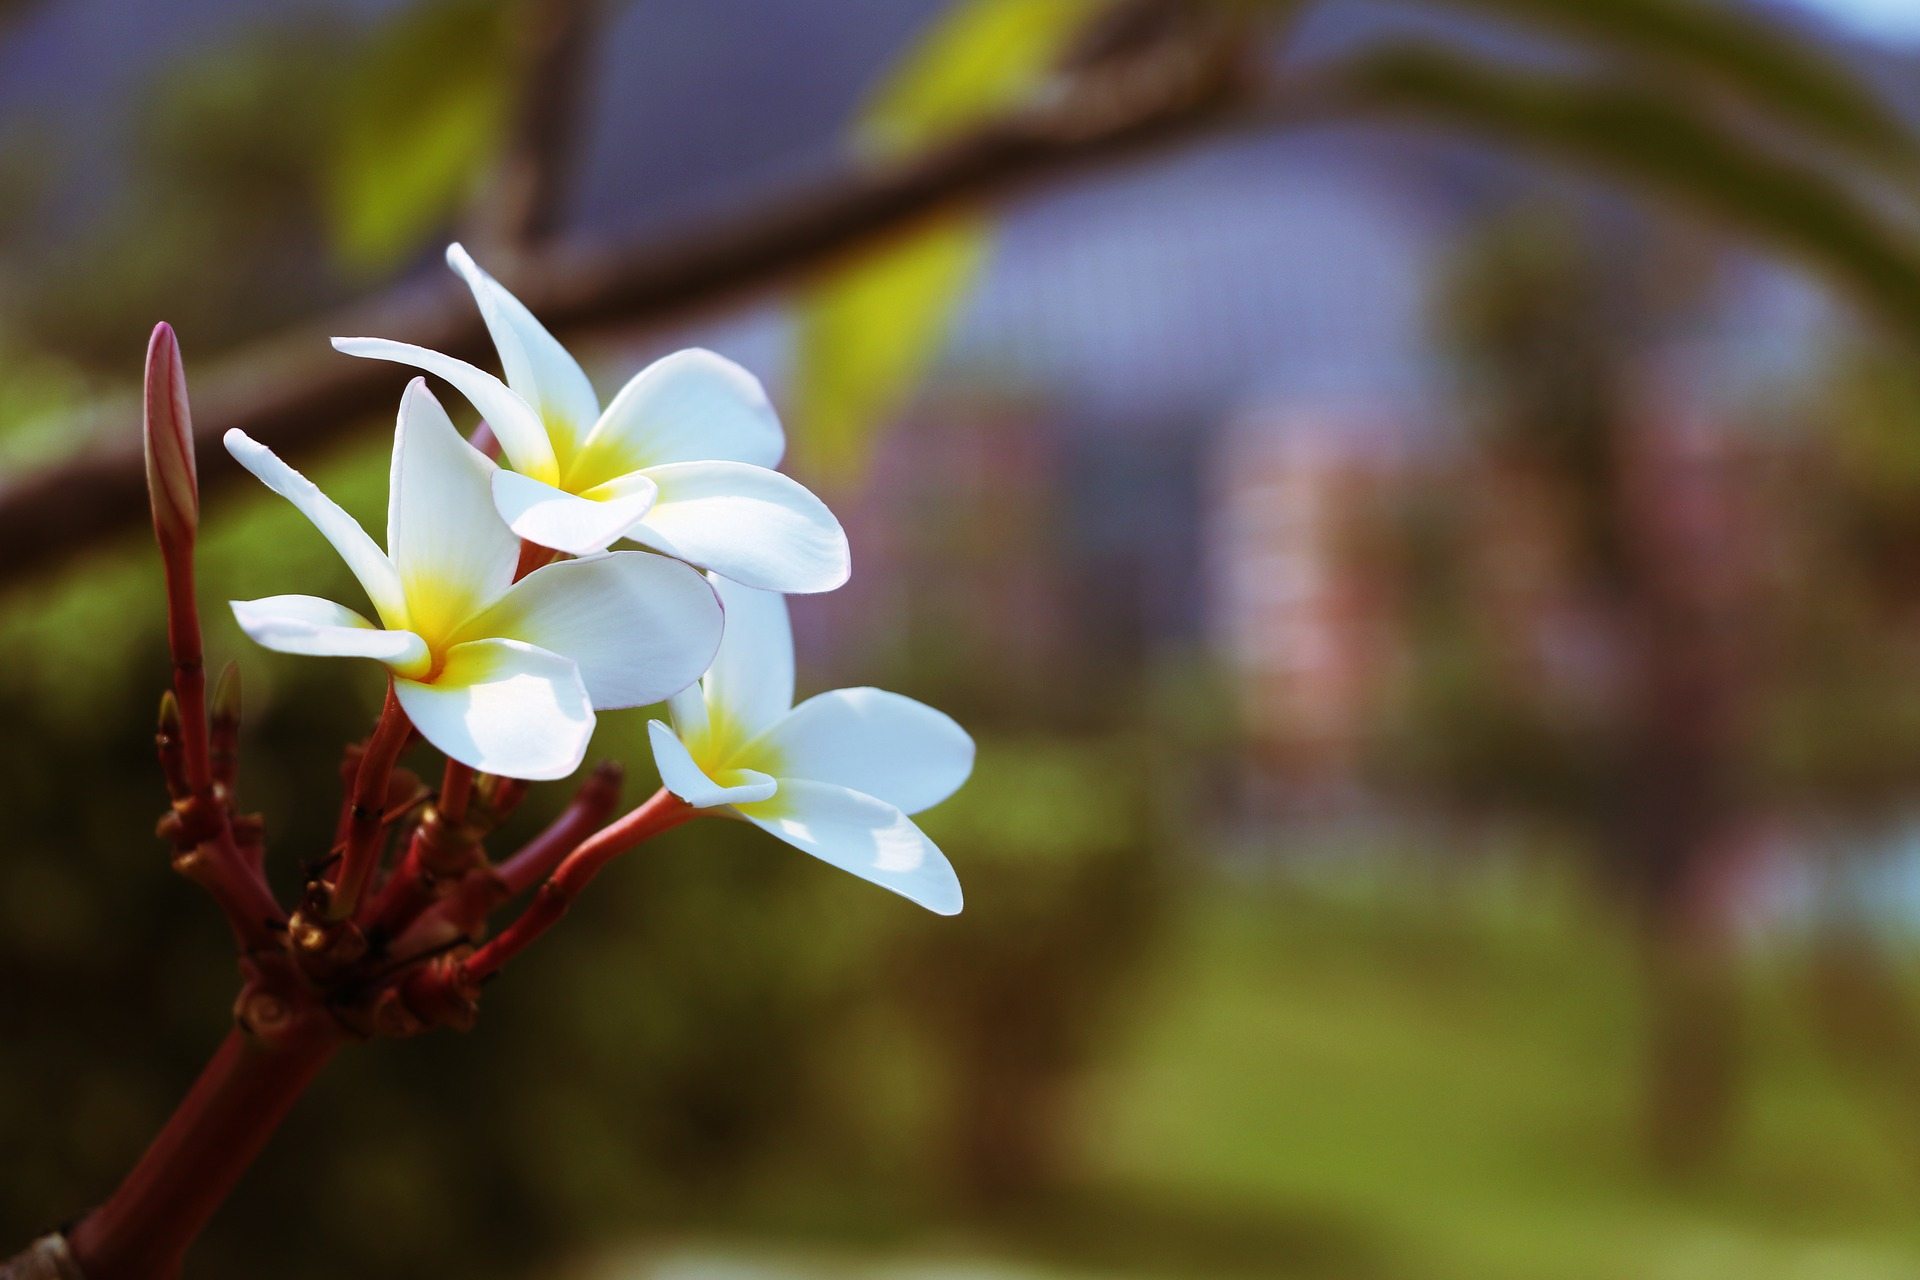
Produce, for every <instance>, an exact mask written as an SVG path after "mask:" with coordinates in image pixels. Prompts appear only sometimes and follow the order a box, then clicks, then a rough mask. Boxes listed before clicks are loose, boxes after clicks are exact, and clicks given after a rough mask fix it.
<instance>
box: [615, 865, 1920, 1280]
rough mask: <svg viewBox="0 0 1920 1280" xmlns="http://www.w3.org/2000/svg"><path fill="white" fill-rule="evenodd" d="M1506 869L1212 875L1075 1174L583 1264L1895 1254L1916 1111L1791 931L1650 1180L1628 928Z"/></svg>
mask: <svg viewBox="0 0 1920 1280" xmlns="http://www.w3.org/2000/svg"><path fill="white" fill-rule="evenodd" d="M1525 879H1526V883H1524V884H1516V883H1515V882H1514V880H1513V879H1512V877H1511V874H1509V875H1508V876H1506V877H1497V876H1489V877H1486V878H1482V879H1477V880H1474V881H1472V882H1468V883H1462V882H1459V881H1448V882H1434V883H1427V884H1409V883H1408V882H1407V881H1405V880H1398V881H1389V882H1376V883H1375V884H1373V885H1372V886H1370V887H1355V886H1353V885H1347V886H1344V887H1340V886H1330V885H1326V884H1322V885H1319V886H1316V887H1302V886H1298V885H1296V886H1292V887H1273V886H1260V887H1249V886H1240V887H1235V888H1231V889H1226V890H1217V891H1213V892H1211V893H1209V894H1208V895H1207V896H1206V897H1205V898H1204V899H1203V900H1201V901H1199V902H1198V903H1196V905H1195V906H1194V907H1193V909H1192V910H1190V911H1189V912H1187V913H1186V915H1185V916H1184V917H1183V919H1182V921H1181V924H1180V926H1179V928H1178V929H1177V930H1176V932H1175V934H1174V936H1172V937H1170V938H1169V939H1168V940H1167V942H1166V944H1165V946H1164V947H1163V950H1162V954H1161V955H1160V957H1159V960H1158V962H1157V963H1156V964H1155V965H1154V966H1153V974H1154V976H1153V979H1152V984H1151V986H1150V988H1149V989H1147V990H1144V991H1142V992H1141V993H1140V997H1139V1001H1140V1002H1139V1006H1138V1008H1137V1010H1136V1016H1135V1018H1134V1019H1133V1024H1132V1025H1133V1031H1132V1033H1131V1035H1130V1037H1129V1038H1128V1040H1127V1042H1126V1043H1124V1044H1121V1045H1118V1046H1115V1048H1114V1050H1113V1051H1112V1052H1111V1053H1110V1055H1109V1056H1108V1058H1107V1060H1106V1061H1105V1063H1104V1065H1103V1066H1102V1068H1101V1069H1100V1070H1099V1071H1098V1072H1097V1073H1096V1075H1095V1077H1094V1079H1093V1080H1092V1082H1091V1089H1090V1090H1089V1093H1088V1095H1087V1097H1086V1099H1085V1103H1086V1107H1085V1113H1084V1116H1083V1131H1084V1138H1085V1154H1086V1157H1087V1171H1088V1177H1087V1181H1086V1182H1085V1184H1084V1185H1083V1186H1082V1187H1081V1189H1080V1190H1079V1191H1078V1192H1076V1193H1075V1195H1074V1196H1073V1197H1072V1198H1071V1199H1070V1200H1064V1201H1062V1202H1060V1203H1054V1204H1049V1205H1045V1206H1034V1207H1033V1211H1032V1213H1031V1214H1022V1215H1020V1218H1019V1221H1018V1222H1017V1223H1015V1224H1012V1225H1007V1226H1004V1229H999V1230H991V1229H990V1230H982V1229H980V1228H978V1227H964V1228H954V1227H952V1226H950V1225H949V1226H941V1227H930V1228H928V1229H927V1230H926V1231H925V1232H924V1233H915V1234H913V1240H914V1243H915V1244H916V1246H923V1247H912V1248H905V1249H900V1250H896V1251H893V1252H891V1253H888V1254H886V1256H884V1257H880V1256H876V1254H875V1252H874V1251H873V1250H872V1249H871V1248H867V1249H862V1250H860V1251H857V1252H854V1253H835V1252H833V1251H832V1250H831V1249H829V1250H828V1251H827V1252H825V1253H815V1252H808V1251H803V1252H801V1253H799V1254H786V1253H781V1252H779V1251H778V1250H776V1251H775V1252H773V1253H766V1252H762V1251H758V1250H749V1251H748V1252H746V1253H743V1254H732V1253H725V1252H722V1253H717V1254H716V1253H710V1252H705V1251H702V1250H701V1249H699V1248H694V1249H691V1250H687V1249H676V1250H669V1251H667V1252H665V1253H659V1254H650V1255H648V1257H649V1259H650V1260H649V1261H646V1262H643V1263H632V1262H629V1263H628V1264H626V1265H624V1266H622V1267H620V1268H618V1269H616V1270H615V1271H610V1272H606V1273H604V1274H605V1275H607V1276H613V1275H620V1276H627V1277H646V1278H647V1280H668V1278H672V1280H692V1278H694V1277H699V1278H701V1280H720V1278H721V1277H755V1278H756V1280H776V1278H777V1280H811V1278H812V1277H815V1276H826V1275H834V1276H847V1277H861V1278H864V1280H933V1278H934V1277H939V1278H940V1280H958V1278H959V1277H977V1278H979V1280H988V1278H989V1277H994V1278H998V1280H1042V1278H1045V1280H1083V1278H1084V1280H1091V1278H1093V1277H1128V1278H1138V1280H1185V1278H1187V1277H1194V1278H1200V1277H1275V1278H1277V1280H1278V1278H1293V1277H1299V1278H1302V1280H1625V1278H1632V1280H1897V1278H1898V1280H1905V1278H1907V1277H1911V1276H1914V1275H1916V1274H1920V1218H1916V1216H1915V1215H1914V1214H1913V1213H1912V1208H1911V1203H1912V1199H1913V1196H1914V1193H1915V1191H1916V1189H1920V1188H1916V1185H1915V1181H1916V1177H1915V1173H1914V1170H1915V1169H1916V1168H1920V1161H1916V1160H1915V1158H1914V1157H1915V1155H1916V1153H1915V1152H1913V1151H1911V1150H1908V1149H1906V1148H1905V1147H1904V1146H1903V1145H1902V1144H1901V1142H1900V1141H1899V1140H1898V1139H1896V1138H1895V1137H1893V1136H1891V1135H1894V1134H1897V1133H1900V1132H1903V1131H1904V1132H1912V1130H1911V1129H1903V1128H1902V1126H1903V1125H1904V1124H1906V1123H1907V1122H1909V1121H1910V1120H1911V1119H1912V1117H1911V1116H1910V1115H1907V1116H1900V1117H1890V1116H1888V1115H1886V1114H1885V1113H1884V1112H1881V1111H1877V1110H1876V1109H1875V1106H1876V1104H1875V1101H1874V1097H1873V1095H1872V1094H1871V1093H1870V1092H1866V1091H1860V1090H1858V1089H1855V1088H1854V1087H1852V1086H1850V1085H1849V1084H1848V1083H1847V1082H1846V1079H1845V1078H1844V1076H1843V1073H1842V1072H1841V1071H1840V1070H1839V1069H1838V1068H1837V1067H1836V1059H1835V1057H1834V1055H1833V1054H1831V1053H1830V1052H1829V1051H1828V1050H1827V1049H1826V1048H1825V1047H1823V1045H1822V1044H1821V1043H1820V1042H1819V1040H1818V1039H1817V1038H1816V1036H1815V1033H1814V1031H1813V1029H1812V1025H1813V1024H1812V1022H1811V1020H1810V1019H1809V1018H1808V1017H1807V1016H1806V1015H1807V1008H1806V1004H1805V1000H1804V997H1802V996H1800V995H1798V994H1796V993H1798V992H1801V991H1803V990H1804V989H1805V987H1804V984H1803V983H1802V982H1801V981H1800V979H1799V977H1798V975H1799V974H1800V973H1801V972H1802V970H1801V968H1800V966H1799V965H1798V964H1797V963H1796V962H1795V960H1794V958H1793V957H1791V956H1787V955H1782V954H1778V953H1774V954H1772V955H1770V956H1768V957H1765V958H1760V957H1750V958H1749V960H1748V962H1747V966H1748V973H1747V981H1746V983H1745V1007H1744V1013H1745V1015H1746V1053H1745V1069H1746V1072H1747V1076H1746V1089H1747V1094H1746V1105H1745V1106H1744V1108H1743V1121H1742V1125H1741V1128H1740V1130H1739V1132H1738V1133H1737V1134H1736V1135H1735V1137H1734V1138H1733V1140H1732V1141H1731V1142H1730V1144H1729V1148H1728V1150H1726V1151H1725V1153H1724V1155H1723V1157H1722V1159H1721V1160H1720V1161H1719V1162H1718V1163H1717V1164H1716V1165H1715V1167H1714V1168H1713V1169H1711V1170H1710V1171H1708V1172H1706V1173H1703V1174H1701V1175H1699V1176H1697V1177H1694V1178H1691V1179H1689V1180H1688V1181H1686V1182H1685V1183H1684V1184H1676V1183H1674V1182H1671V1181H1666V1180H1662V1179H1660V1178H1657V1177H1655V1176H1653V1175H1652V1174H1651V1173H1650V1172H1649V1166H1648V1163H1647V1161H1646V1159H1645V1157H1644V1155H1643V1154H1642V1142H1641V1134H1642V1130H1641V1121H1640V1118H1639V1103H1638V1098H1639V1086H1640V1080H1639V1075H1640V1067H1641V1060H1640V1053H1641V1046H1642V1043H1643V1039H1642V1036H1643V1030H1642V1025H1641V1012H1640V1008H1639V1000H1638V983H1637V980H1636V974H1637V967H1636V964H1635V959H1634V956H1633V954H1632V953H1631V951H1630V950H1629V948H1628V947H1627V946H1626V945H1625V941H1624V939H1623V938H1622V937H1621V935H1620V932H1619V931H1618V930H1617V929H1616V928H1614V927H1613V926H1611V925H1610V924H1609V922H1608V921H1607V920H1606V919H1605V918H1604V916H1603V915H1602V914H1601V913H1600V912H1599V911H1598V910H1596V909H1595V908H1594V907H1593V906H1592V905H1591V903H1590V900H1588V899H1587V898H1586V897H1585V896H1584V895H1582V894H1581V893H1580V892H1578V891H1577V890H1576V889H1575V888H1574V887H1573V886H1571V885H1569V884H1567V883H1566V882H1565V880H1564V878H1560V877H1557V876H1555V875H1552V874H1549V873H1546V872H1530V873H1526V876H1525ZM1914 1105H1915V1106H1917V1107H1920V1100H1916V1102H1915V1104H1914ZM928 1241H932V1242H933V1243H931V1244H928V1243H927V1242H928ZM596 1274H602V1273H596Z"/></svg>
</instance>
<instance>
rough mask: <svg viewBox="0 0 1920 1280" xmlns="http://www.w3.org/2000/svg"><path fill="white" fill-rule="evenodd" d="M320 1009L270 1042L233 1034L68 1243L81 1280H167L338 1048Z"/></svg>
mask: <svg viewBox="0 0 1920 1280" xmlns="http://www.w3.org/2000/svg"><path fill="white" fill-rule="evenodd" d="M340 1043H341V1036H340V1032H339V1030H338V1028H337V1027H336V1026H335V1024H334V1023H333V1021H332V1019H331V1018H329V1017H328V1016H327V1015H326V1013H325V1012H324V1011H323V1010H320V1009H318V1008H311V1009H306V1010H302V1011H300V1012H299V1013H297V1014H294V1015H293V1016H292V1017H291V1018H290V1020H289V1021H288V1022H287V1023H286V1024H285V1025H283V1026H281V1027H279V1028H276V1030H275V1032H274V1033H273V1034H272V1035H271V1036H261V1035H257V1034H254V1033H251V1032H249V1031H248V1030H246V1029H243V1028H241V1027H235V1028H234V1029H233V1030H232V1031H230V1032H228V1033H227V1037H226V1039H225V1040H223V1041H222V1042H221V1044H220V1048H219V1049H218V1050H217V1051H216V1052H215V1053H214V1055H213V1060H212V1061H211V1062H209V1063H208V1064H207V1066H206V1069H205V1070H204V1071H202V1072H201V1073H200V1078H199V1079H198V1080H196V1081H195V1082H194V1085H193V1088H192V1089H191V1090H190V1091H189V1092H188V1094H187V1096H186V1098H185V1099H184V1100H183V1101H182V1102H181V1104H180V1106H179V1107H178V1108H177V1109H176V1110H175V1111H174V1113H173V1116H172V1117H171V1118H170V1119H169V1120H168V1121H167V1123H166V1126H165V1127H164V1128H162V1129H161V1130H160V1134H159V1136H158V1137H156V1138H155V1139H154V1140H153V1144H152V1145H151V1146H150V1147H148V1148H147V1151H146V1154H145V1155H143V1156H142V1157H141V1158H140V1162H139V1163H138V1164H136V1165H135V1166H134V1168H133V1171H132V1172H131V1173H129V1174H128V1175H127V1177H126V1180H125V1181H123V1182H122V1183H121V1184H120V1186H119V1188H118V1189H116V1190H115V1191H114V1193H113V1194H112V1195H111V1196H110V1197H108V1199H107V1200H106V1202H105V1203H103V1204H102V1205H100V1207H99V1208H97V1209H95V1210H94V1211H93V1212H91V1213H89V1214H88V1215H87V1216H86V1217H85V1218H83V1219H82V1220H81V1221H80V1224H79V1226H77V1227H75V1228H74V1229H73V1231H72V1232H71V1234H70V1236H69V1241H70V1244H71V1248H72V1254H73V1257H74V1260H75V1261H76V1262H77V1263H78V1264H79V1267H80V1270H81V1273H82V1274H83V1275H85V1277H86V1280H167V1278H168V1277H172V1276H175V1275H177V1274H178V1273H179V1269H180V1265H181V1261H182V1259H183V1258H184V1257H185V1256H186V1252H187V1249H188V1247H189V1246H190V1245H191V1244H192V1243H193V1241H194V1239H195V1238H196V1237H197V1236H198V1235H199V1234H200V1232H201V1230H202V1228H204V1227H205V1226H206V1224H207V1222H208V1220H209V1219H211V1218H212V1217H213V1214H214V1211H215V1210H216V1209H218V1208H219V1207H220V1205H221V1203H222V1202H224V1201H225V1200H226V1198H227V1196H228V1194H229V1193H230V1192H232V1190H233V1188H234V1185H235V1184H236V1183H237V1182H238V1181H239V1180H240V1176H241V1174H243V1173H245V1172H246V1170H247V1167H248V1166H249V1165H251V1164H252V1163H253V1161H254V1159H255V1157H257V1156H258V1155H259V1154H260V1150H261V1148H263V1147H264V1146H265V1145H266V1143H267V1140H268V1138H270V1137H271V1136H272V1135H273V1132H274V1130H275V1129H276V1128H278V1127H279V1124H280V1122H281V1120H282V1119H284V1118H285V1116H286V1114H287V1112H288V1111H289V1110H290V1109H291V1108H292V1106H293V1104H294V1102H295V1101H296V1100H297V1099H298V1098H299V1097H300V1095H301V1093H302V1092H304V1091H305V1090H306V1087H307V1085H308V1084H310V1083H311V1082H312V1080H313V1078H314V1076H315V1075H317V1074H318V1073H319V1071H320V1069H321V1068H322V1067H323V1066H325V1065H326V1063H327V1060H328V1059H329V1058H330V1057H332V1055H333V1052H334V1050H335V1049H336V1048H338V1047H339V1045H340Z"/></svg>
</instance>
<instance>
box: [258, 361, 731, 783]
mask: <svg viewBox="0 0 1920 1280" xmlns="http://www.w3.org/2000/svg"><path fill="white" fill-rule="evenodd" d="M226 445H227V450H228V452H230V453H232V454H233V456H234V457H235V458H237V459H239V461H240V465H242V466H244V467H245V468H246V469H247V470H249V471H251V472H253V474H254V475H256V476H258V477H259V478H260V480H261V481H262V482H263V483H265V484H266V486H267V487H268V488H269V489H272V490H273V491H274V492H275V493H277V494H279V495H280V496H281V497H283V498H285V499H287V501H289V502H291V503H293V505H294V506H296V507H298V508H299V509H300V513H301V514H302V515H304V516H306V517H307V519H309V520H311V521H312V522H313V524H314V527H315V528H317V529H319V530H320V532H321V534H322V535H323V536H325V538H326V539H327V541H328V542H330V543H332V544H333V547H334V550H336V551H338V552H339V553H340V558H341V559H343V560H345V561H346V562H347V567H348V568H349V569H351V570H352V571H353V576H354V577H356V578H358V579H359V580H360V585H361V586H362V587H364V588H366V592H367V598H368V599H369V600H371V601H372V602H373V608H374V612H375V613H376V614H377V615H378V616H379V619H380V625H378V626H376V625H374V624H373V623H372V622H369V621H368V620H367V619H366V618H364V617H362V616H361V615H360V614H358V613H356V612H354V611H353V610H352V609H348V608H346V607H345V606H343V605H338V604H335V603H334V602H333V601H331V600H322V599H319V598H317V597H315V596H272V597H269V598H268V599H265V600H236V601H234V602H233V613H234V617H235V618H237V619H238V620H239V622H240V626H241V629H242V630H244V631H245V632H246V633H247V634H248V635H249V636H251V637H253V639H254V640H256V641H258V642H259V643H260V644H262V645H264V646H266V647H267V648H269V649H274V650H278V651H279V652H281V653H302V654H316V655H319V656H323V657H342V658H372V659H373V660H374V661H376V662H379V663H382V664H384V665H385V666H386V668H387V670H388V671H389V672H391V673H392V675H393V688H394V693H395V695H396V696H397V697H398V698H399V700H400V705H401V706H402V707H403V708H404V709H405V711H406V713H407V716H408V718H409V719H411V720H412V721H413V724H414V727H415V728H417V729H419V731H420V734H421V736H422V737H424V738H426V740H427V741H428V742H431V743H432V744H433V745H434V746H436V747H438V748H439V749H440V750H441V751H443V752H444V753H446V754H447V755H448V756H451V757H452V758H453V759H455V760H458V761H460V762H461V763H462V764H466V765H471V766H472V767H474V768H475V769H479V770H481V771H483V772H486V773H494V774H500V775H503V776H505V777H512V778H532V779H545V778H560V777H565V776H566V775H567V774H569V773H571V772H573V770H574V769H575V768H576V767H577V766H578V765H579V763H580V760H581V758H582V756H584V755H585V754H586V749H587V740H588V738H590V737H591V736H592V734H593V724H594V715H593V713H594V709H595V708H601V709H608V708H613V707H634V706H641V705H643V704H645V703H649V702H657V701H659V700H660V699H662V698H664V697H666V696H667V695H669V694H671V693H675V692H677V691H679V690H681V689H684V688H685V687H686V686H687V685H689V684H690V683H692V682H693V681H694V680H696V679H698V678H699V675H700V673H701V672H702V671H704V670H706V668H707V665H708V663H709V662H710V661H711V660H712V658H713V655H714V652H715V651H716V650H717V649H718V647H719V644H720V632H721V624H722V615H721V611H720V603H719V600H718V599H717V597H716V596H715V594H714V592H713V589H712V588H711V587H710V586H709V585H708V583H707V581H706V579H705V578H703V577H701V575H700V574H699V573H697V572H696V571H694V570H693V569H690V568H688V567H687V566H686V565H684V564H681V563H680V562H679V561H677V560H670V559H668V558H666V557H664V556H657V555H650V554H648V553H646V552H644V551H619V552H614V553H611V554H608V555H601V556H594V557H590V558H587V559H581V560H566V561H562V562H560V563H558V564H552V565H548V566H547V567H545V568H543V569H537V570H535V571H534V572H533V573H530V574H528V575H527V576H526V577H525V578H522V579H521V580H520V581H518V582H515V581H514V580H513V575H514V571H515V566H516V564H517V562H518V560H519V557H520V540H519V539H518V538H516V537H514V535H513V533H512V531H510V530H509V529H508V528H507V527H506V526H505V525H504V524H502V523H500V518H499V516H498V515H497V514H496V513H495V512H494V509H493V503H492V501H491V500H490V498H489V488H490V485H491V483H492V479H493V475H494V472H495V471H496V470H497V468H495V466H494V464H493V463H492V462H491V461H489V460H488V459H487V458H486V457H485V456H484V455H483V454H481V453H480V452H479V451H478V450H476V449H474V448H473V447H472V446H471V445H469V444H468V443H467V442H466V441H464V440H462V439H461V438H460V435H459V433H458V432H457V431H455V430H454V426H453V423H452V422H451V421H450V420H449V419H448V417H447V413H446V410H444V409H442V408H441V407H440V402H439V401H437V400H435V399H434V398H433V394H432V393H431V392H429V391H428V390H427V384H426V380H425V379H421V378H416V379H415V380H414V381H413V382H412V383H411V384H410V385H409V386H408V387H407V391H406V395H405V396H403V397H402V398H401V401H400V419H399V425H398V428H397V430H396V431H395V433H394V439H393V474H392V482H391V484H392V487H391V491H390V493H389V497H388V504H389V505H388V513H387V550H386V551H382V550H380V548H379V547H378V546H377V545H375V543H374V541H373V539H372V538H370V537H368V536H367V533H366V530H364V529H362V528H361V527H360V524H359V522H358V521H356V520H355V519H354V518H353V517H352V516H350V515H348V514H347V513H346V512H345V511H343V510H341V508H340V507H339V506H338V505H337V504H336V503H334V501H333V500H332V499H331V498H328V497H327V496H326V495H325V494H324V493H322V492H320V490H319V488H318V487H316V486H315V485H314V483H313V482H312V481H311V480H308V479H307V478H306V477H305V476H303V475H301V474H300V473H299V472H297V471H295V470H294V469H293V468H292V467H289V466H288V465H287V464H286V463H284V462H282V461H281V460H280V459H279V458H278V457H277V456H275V454H274V453H273V451H272V450H270V449H268V448H267V447H266V446H264V445H262V444H260V443H259V442H258V441H255V440H253V439H251V438H249V437H248V436H247V435H246V434H245V433H244V432H242V431H239V430H233V431H229V432H227V435H226Z"/></svg>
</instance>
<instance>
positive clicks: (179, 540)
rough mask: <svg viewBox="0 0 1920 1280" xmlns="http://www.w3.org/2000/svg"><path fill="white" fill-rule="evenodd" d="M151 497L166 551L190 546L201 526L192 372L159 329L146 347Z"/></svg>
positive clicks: (165, 329)
mask: <svg viewBox="0 0 1920 1280" xmlns="http://www.w3.org/2000/svg"><path fill="white" fill-rule="evenodd" d="M145 435H146V449H147V494H148V496H149V497H150V498H151V499H152V502H153V531H154V534H155V536H157V537H158V538H159V539H160V545H161V547H163V548H176V547H186V546H190V545H191V544H192V542H193V537H194V533H195V531H196V530H197V529H198V528H199V525H200V477H199V473H198V471H197V470H196V468H195V466H194V459H193V418H192V415H191V414H190V413H189V412H188V410H187V373H186V368H185V366H184V365H182V364H181V363H180V343H179V340H178V339H176V338H175V337H174V336H173V327H172V326H171V325H168V324H164V323H163V324H158V325H155V326H154V328H153V338H152V340H151V341H150V342H148V344H147V399H146V415H145Z"/></svg>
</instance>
